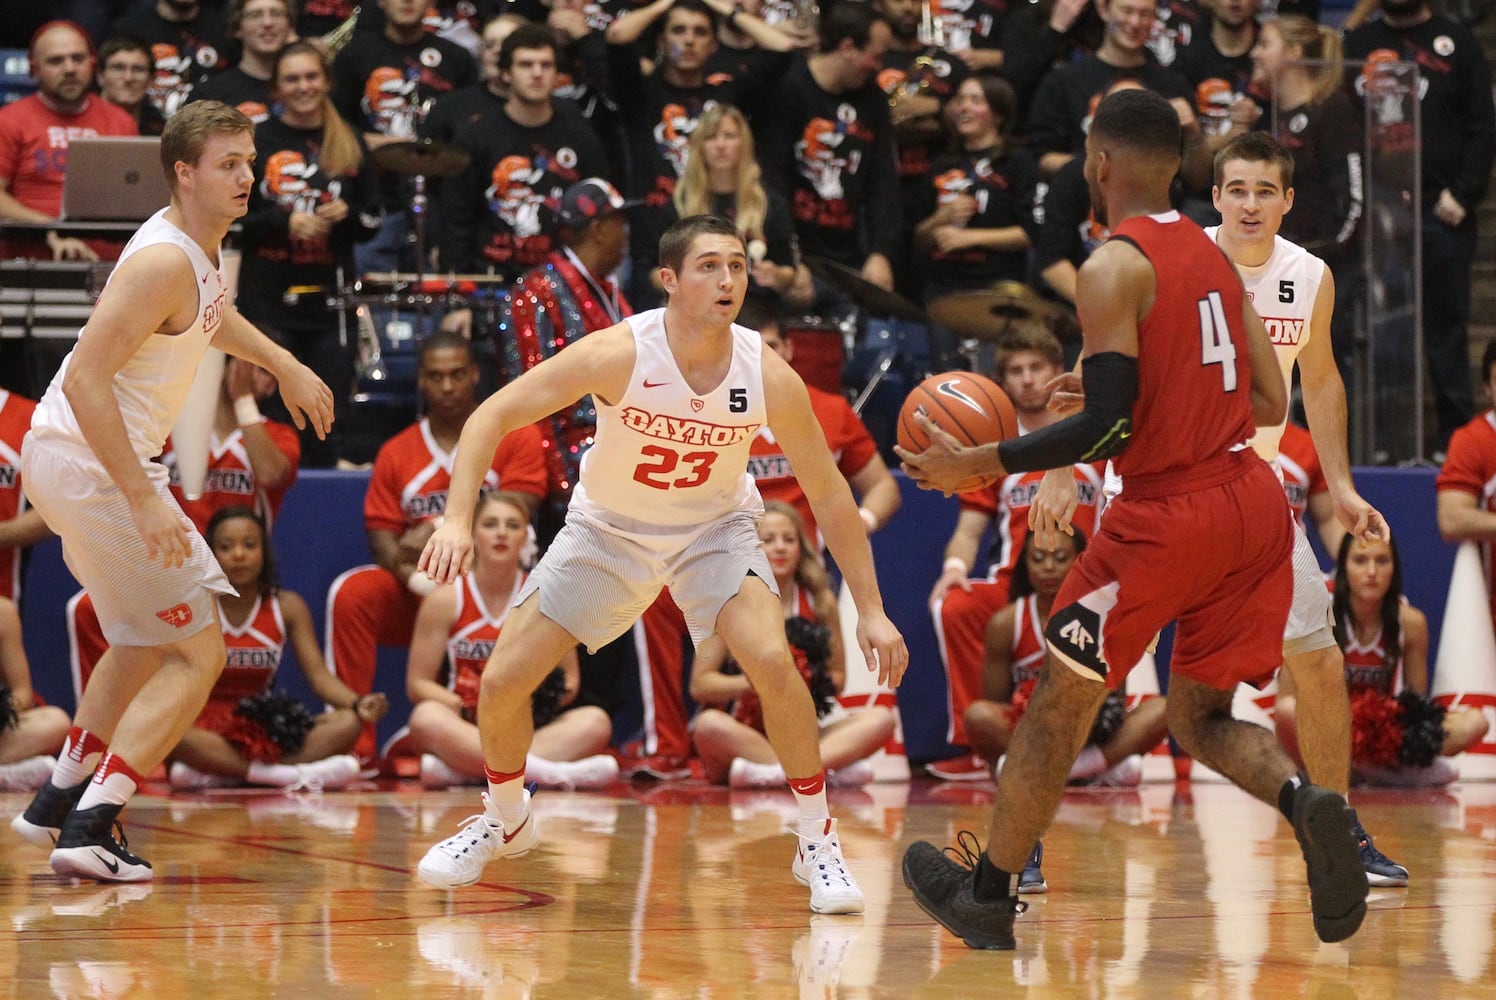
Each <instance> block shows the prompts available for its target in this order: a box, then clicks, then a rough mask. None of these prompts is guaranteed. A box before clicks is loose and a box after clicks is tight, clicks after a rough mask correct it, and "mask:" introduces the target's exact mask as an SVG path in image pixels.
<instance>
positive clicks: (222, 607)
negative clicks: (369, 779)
mask: <svg viewBox="0 0 1496 1000" xmlns="http://www.w3.org/2000/svg"><path fill="white" fill-rule="evenodd" d="M204 534H205V535H206V537H207V541H208V547H209V548H211V549H212V550H213V554H214V555H215V556H216V557H217V558H218V564H219V565H220V566H222V567H223V571H224V574H225V575H226V576H227V577H228V579H229V583H231V584H233V585H234V588H235V589H236V590H237V591H238V592H239V593H238V596H226V597H219V598H218V622H219V625H220V626H221V627H222V628H223V638H224V645H225V646H227V647H228V659H227V662H226V663H225V665H224V669H223V673H222V674H220V675H219V677H218V681H217V682H216V683H215V684H214V685H213V690H212V692H211V693H210V694H209V695H208V703H207V704H206V705H205V706H203V710H202V711H201V712H200V713H199V714H198V717H197V721H196V722H195V723H193V726H192V728H191V729H190V730H188V732H187V735H185V736H184V737H182V741H181V742H180V743H178V744H177V746H176V749H174V750H173V751H172V753H171V761H172V763H171V768H170V770H169V771H168V777H169V779H170V781H171V786H172V788H175V789H181V790H185V789H202V788H221V787H225V786H231V785H238V784H246V783H247V784H251V785H268V786H273V787H282V788H293V787H294V788H305V789H313V790H321V789H331V788H342V787H344V786H346V785H348V784H349V783H351V782H352V781H354V780H355V779H357V778H358V776H359V763H358V758H357V757H354V756H351V755H350V754H349V751H350V750H351V749H352V748H353V744H354V741H355V740H356V739H358V735H359V733H360V732H361V731H362V727H363V724H364V723H365V722H376V721H378V720H379V719H380V718H382V717H383V716H384V714H385V712H386V711H388V709H389V705H388V703H387V701H386V699H385V697H384V695H382V694H366V695H356V694H354V692H353V691H352V690H351V689H350V688H349V687H348V686H347V685H346V684H344V683H343V682H342V681H340V680H338V678H337V675H336V674H334V673H333V672H332V671H330V670H328V669H327V665H326V664H325V663H324V661H323V659H322V650H321V648H320V647H319V645H318V643H317V635H316V632H315V630H314V629H313V628H312V615H311V612H310V611H309V610H307V606H306V601H304V600H302V599H301V597H300V596H298V595H297V594H294V593H292V592H291V591H289V590H282V589H280V588H279V587H278V586H277V585H276V583H275V557H274V554H273V553H272V552H271V551H270V545H269V539H268V537H267V534H266V531H265V522H264V520H263V519H262V518H261V517H260V515H258V514H256V513H255V512H254V511H252V510H250V509H249V508H248V507H225V508H223V509H222V510H220V511H218V512H217V513H215V514H214V515H213V517H212V519H211V520H209V521H208V529H207V531H206V532H205V533H204ZM288 644H289V645H290V647H291V649H292V651H293V652H294V653H295V655H296V661H297V663H299V664H300V665H301V672H302V675H303V676H304V677H305V679H306V682H307V685H308V686H309V687H310V688H311V689H312V693H313V694H314V695H316V696H317V698H318V699H319V700H321V701H323V702H326V703H327V704H328V705H338V706H341V707H339V708H336V709H332V710H330V711H327V712H324V713H323V714H321V715H318V716H316V717H313V716H312V715H311V713H309V712H308V711H307V709H306V706H304V705H302V704H301V703H300V702H299V701H297V700H296V699H293V698H290V697H288V696H286V695H282V694H277V693H274V692H273V691H272V687H271V686H272V685H273V684H274V683H275V674H276V670H277V668H278V667H279V666H280V661H281V656H282V654H283V653H284V652H285V649H286V646H287V645H288Z"/></svg>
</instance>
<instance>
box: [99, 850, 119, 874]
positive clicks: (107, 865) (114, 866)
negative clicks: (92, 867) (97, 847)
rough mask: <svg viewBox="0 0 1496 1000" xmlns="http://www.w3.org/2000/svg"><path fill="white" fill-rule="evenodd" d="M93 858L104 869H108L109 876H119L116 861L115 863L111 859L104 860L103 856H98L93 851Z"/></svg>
mask: <svg viewBox="0 0 1496 1000" xmlns="http://www.w3.org/2000/svg"><path fill="white" fill-rule="evenodd" d="M93 856H94V857H96V858H98V859H99V861H100V862H102V863H103V865H104V867H105V868H108V869H109V871H110V873H111V874H114V875H118V874H119V862H118V861H115V860H114V859H113V858H106V857H105V856H104V855H102V854H100V853H99V852H98V851H94V852H93Z"/></svg>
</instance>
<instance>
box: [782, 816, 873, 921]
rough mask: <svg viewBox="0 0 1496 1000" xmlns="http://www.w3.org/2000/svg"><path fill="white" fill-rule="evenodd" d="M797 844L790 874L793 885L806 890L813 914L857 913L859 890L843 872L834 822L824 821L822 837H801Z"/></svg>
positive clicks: (860, 910) (842, 862)
mask: <svg viewBox="0 0 1496 1000" xmlns="http://www.w3.org/2000/svg"><path fill="white" fill-rule="evenodd" d="M797 836H798V834H797ZM799 840H800V844H799V847H798V848H797V849H796V851H795V863H794V866H793V867H792V868H791V871H793V872H794V875H795V881H797V882H799V883H800V884H801V885H805V886H809V887H810V908H811V909H812V910H814V911H815V912H816V913H861V912H862V909H863V899H862V889H861V888H860V887H859V886H858V885H857V881H856V880H855V879H854V878H852V874H851V872H849V871H847V860H846V858H844V857H842V850H841V841H840V840H838V839H837V837H836V820H834V819H828V820H827V821H826V834H825V836H823V837H822V838H821V839H820V840H811V839H809V838H807V837H803V836H801V837H799Z"/></svg>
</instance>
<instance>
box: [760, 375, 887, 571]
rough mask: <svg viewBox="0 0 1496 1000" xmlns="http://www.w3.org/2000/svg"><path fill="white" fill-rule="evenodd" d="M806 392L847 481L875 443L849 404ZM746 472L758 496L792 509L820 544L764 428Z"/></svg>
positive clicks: (791, 474) (780, 452) (790, 473)
mask: <svg viewBox="0 0 1496 1000" xmlns="http://www.w3.org/2000/svg"><path fill="white" fill-rule="evenodd" d="M805 388H806V390H807V391H808V392H809V393H810V408H811V409H812V410H813V411H815V415H816V423H818V424H820V425H821V431H822V433H824V434H825V435H826V446H827V447H828V448H830V449H831V454H832V456H833V457H834V458H835V459H836V467H837V469H838V470H840V471H841V474H842V475H843V476H844V477H845V478H847V479H851V478H852V477H853V476H855V475H857V473H859V472H861V471H862V470H863V468H865V467H866V466H867V463H868V462H870V461H872V459H873V456H874V455H877V454H878V444H877V442H875V441H874V440H873V436H872V435H871V434H869V433H868V429H867V427H866V426H864V424H863V423H862V419H861V418H860V417H858V416H857V414H856V412H855V411H854V410H853V409H852V405H851V404H850V403H848V402H847V401H846V400H845V399H843V398H842V397H841V396H839V395H837V394H836V393H834V392H827V391H826V390H824V389H817V388H815V387H814V386H809V385H807V386H806V387H805ZM748 472H749V474H750V475H752V476H753V480H754V482H756V483H757V484H758V492H759V495H760V496H762V497H763V498H764V500H766V501H767V500H779V501H782V502H784V503H787V504H789V505H790V506H792V507H794V508H795V510H796V511H797V512H798V513H799V514H800V520H802V521H804V522H805V531H806V533H807V534H808V535H809V536H810V539H811V541H813V542H815V543H816V544H817V545H820V544H821V536H820V534H819V533H818V532H817V531H816V519H815V515H814V514H812V513H811V511H810V503H809V501H807V500H806V499H805V491H804V490H803V489H801V488H800V481H799V480H798V479H796V478H795V470H794V469H792V468H790V461H789V459H788V458H785V456H784V449H783V448H781V447H780V446H779V442H778V441H776V440H775V439H774V432H773V431H771V430H770V429H769V428H768V427H764V428H763V429H762V430H760V431H759V432H758V436H757V437H755V438H754V439H753V444H752V445H751V446H750V447H749V449H748Z"/></svg>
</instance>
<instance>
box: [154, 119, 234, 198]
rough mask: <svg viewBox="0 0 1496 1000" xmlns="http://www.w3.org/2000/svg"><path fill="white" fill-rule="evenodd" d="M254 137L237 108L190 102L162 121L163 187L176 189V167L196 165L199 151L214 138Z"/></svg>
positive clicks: (201, 153)
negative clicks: (163, 126) (231, 136)
mask: <svg viewBox="0 0 1496 1000" xmlns="http://www.w3.org/2000/svg"><path fill="white" fill-rule="evenodd" d="M241 132H247V133H249V137H250V138H251V139H253V138H254V134H255V123H254V122H252V121H250V120H249V118H248V117H247V116H246V115H245V114H244V112H242V111H240V110H239V109H238V108H231V107H229V106H228V105H227V104H224V103H223V102H222V101H194V102H192V103H191V104H187V105H184V106H183V107H182V108H181V109H180V110H179V111H177V112H176V114H174V115H172V116H171V117H170V118H168V119H167V120H166V128H165V130H163V131H162V133H161V168H162V169H163V170H165V171H166V185H167V187H169V188H171V190H172V191H173V192H175V191H176V189H177V164H178V163H179V162H180V163H186V164H189V165H194V166H195V165H196V164H197V161H198V159H199V158H200V157H201V156H202V155H203V147H204V146H206V145H207V144H208V140H209V139H211V138H212V137H213V136H215V135H238V134H239V133H241Z"/></svg>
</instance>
